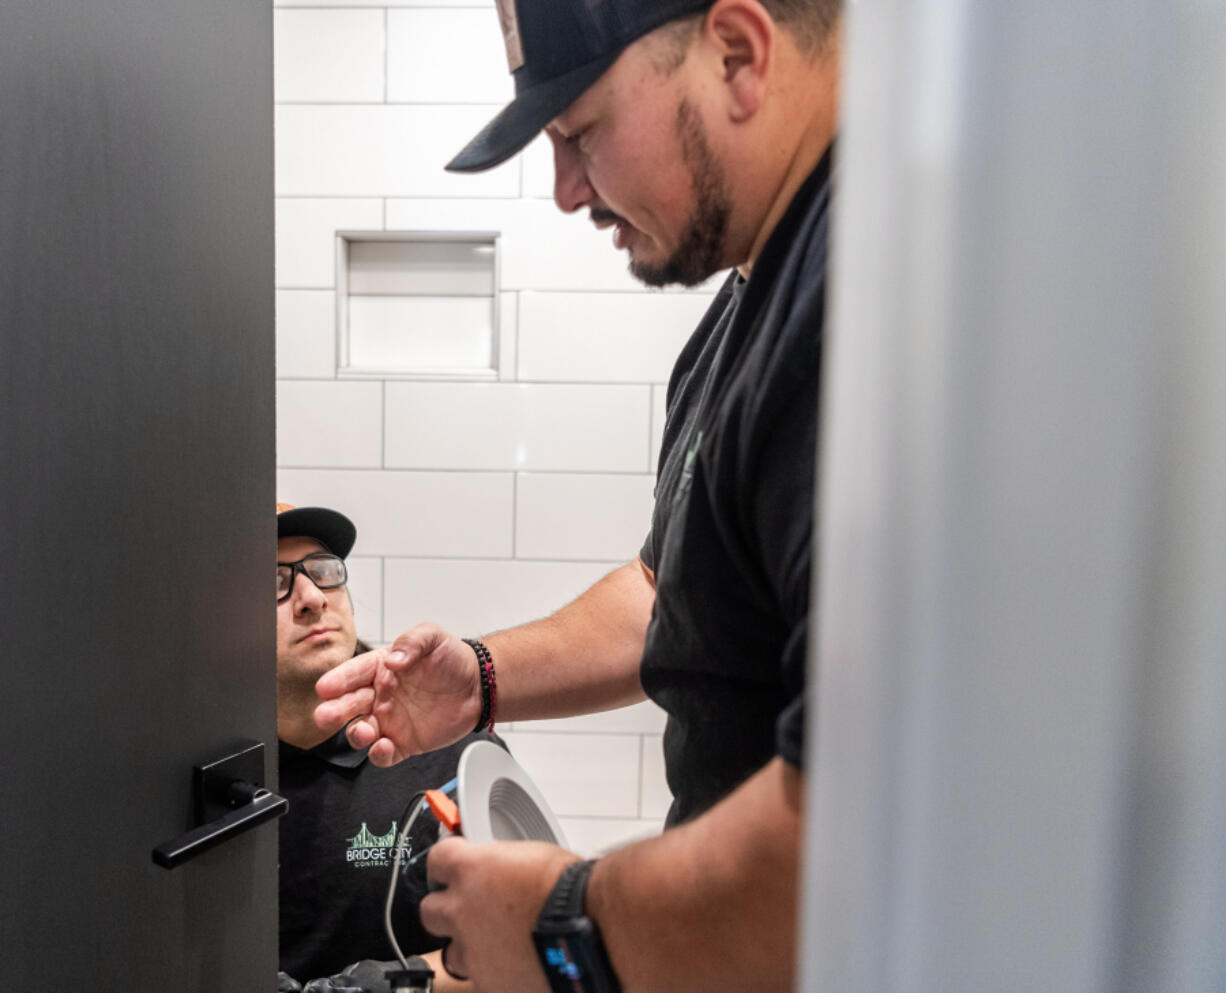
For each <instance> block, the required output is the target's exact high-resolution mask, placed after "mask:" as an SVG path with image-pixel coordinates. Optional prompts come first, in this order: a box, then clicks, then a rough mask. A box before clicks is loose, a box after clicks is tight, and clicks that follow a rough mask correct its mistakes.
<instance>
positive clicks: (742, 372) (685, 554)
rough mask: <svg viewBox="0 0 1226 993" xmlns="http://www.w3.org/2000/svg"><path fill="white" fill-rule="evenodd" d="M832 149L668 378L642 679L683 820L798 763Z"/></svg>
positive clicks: (646, 552) (647, 555) (648, 557)
mask: <svg viewBox="0 0 1226 993" xmlns="http://www.w3.org/2000/svg"><path fill="white" fill-rule="evenodd" d="M830 158H831V151H829V150H828V151H827V152H826V155H825V156H824V157H823V159H822V161H821V162H820V163H819V164H818V166H817V168H816V169H815V170H814V171H813V173H812V174H811V175H810V176H809V177H808V179H807V180H806V181H805V183H804V185H803V186H802V187H801V188H800V189H799V190H798V192H797V193H796V196H795V197H794V198H793V200H792V203H791V204H790V206H789V207H788V209H787V211H786V213H785V214H784V216H783V218H782V219H781V220H780V222H779V224H778V225H777V227H776V228H775V230H774V231H773V232H772V234H771V236H770V238H769V240H768V241H767V244H766V246H765V247H764V249H763V251H762V254H761V256H760V257H759V259H758V260H757V262H756V264H755V265H754V267H753V270H752V272H751V275H750V278H749V279H748V280H744V279H742V278H741V277H740V276H739V275H737V274H736V273H735V272H734V273H732V274H731V275H730V276H729V277H728V280H727V282H726V283H725V284H724V286H723V287H722V288H721V290H720V292H719V293H718V295H717V296H716V298H715V300H714V301H713V302H712V305H711V307H710V309H709V310H708V311H707V314H706V316H705V317H704V318H703V320H702V323H701V324H700V325H699V327H698V329H697V330H696V331H695V332H694V335H693V336H692V337H691V339H690V341H689V342H688V343H687V345H686V347H685V348H684V349H683V351H682V353H681V355H680V357H679V358H678V361H677V365H676V367H675V368H674V370H673V374H672V377H671V379H670V381H669V387H668V401H667V419H666V422H665V432H664V442H663V447H662V449H661V453H660V463H659V468H658V474H657V481H656V500H655V510H654V512H653V516H652V524H651V532H650V534H649V535H648V538H647V541H646V543H645V544H644V546H643V550H642V552H641V555H642V558H643V560H644V562H645V563H646V564H647V565H648V566H649V567H650V568H652V569H653V570H654V572H655V578H656V599H655V607H654V609H653V612H652V619H651V623H650V625H649V626H648V629H647V640H646V647H645V650H644V654H643V662H642V669H641V678H642V683H643V687H644V689H645V690H646V692H647V695H648V696H649V697H651V698H652V699H653V700H655V701H656V702H657V703H658V704H660V706H661V707H663V708H664V710H665V711H667V712H668V724H667V727H666V729H665V734H664V755H665V765H666V770H667V776H668V784H669V787H670V789H671V790H672V793H673V797H674V799H673V805H672V808H671V810H670V811H669V815H668V822H669V823H670V824H674V823H677V822H679V821H684V820H688V819H690V818H692V817H694V816H696V815H697V814H699V813H701V812H702V811H704V810H706V809H707V808H709V807H710V806H712V805H713V804H714V803H715V802H717V801H718V800H719V799H721V798H722V797H723V796H725V795H726V794H728V793H729V792H731V791H732V790H733V789H735V788H736V787H737V786H738V785H740V784H741V783H742V782H743V781H744V780H746V779H747V778H749V776H750V775H752V774H753V773H754V772H756V771H757V770H758V769H760V768H761V767H762V766H764V765H765V764H766V763H767V762H768V761H770V759H771V758H773V757H774V756H775V755H777V754H778V755H782V756H783V758H784V759H785V760H787V761H788V762H790V763H792V764H794V765H800V764H802V762H803V726H804V687H805V650H806V643H807V638H808V634H807V632H808V616H809V588H810V577H809V570H810V564H811V560H812V555H811V542H812V535H813V512H814V475H815V471H816V455H817V405H818V388H819V380H820V371H821V344H822V323H823V315H824V309H825V288H826V242H827V206H828V203H829V199H830Z"/></svg>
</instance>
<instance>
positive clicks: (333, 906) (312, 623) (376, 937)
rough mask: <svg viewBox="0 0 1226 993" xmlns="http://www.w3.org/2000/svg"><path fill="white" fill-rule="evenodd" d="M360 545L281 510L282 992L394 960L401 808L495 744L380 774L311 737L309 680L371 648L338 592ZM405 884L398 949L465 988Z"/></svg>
mask: <svg viewBox="0 0 1226 993" xmlns="http://www.w3.org/2000/svg"><path fill="white" fill-rule="evenodd" d="M356 538H357V530H356V528H355V527H354V525H353V522H352V521H350V520H349V518H347V517H346V516H345V515H344V514H341V513H338V512H337V511H335V510H328V509H326V508H323V507H299V508H295V507H291V506H289V505H288V504H282V503H278V504H277V737H278V738H279V739H280V749H279V759H278V769H279V778H280V791H281V793H282V795H284V796H286V797H288V798H289V802H290V809H289V813H288V814H287V815H286V816H285V817H283V818H281V821H280V842H281V856H280V863H281V864H280V896H281V922H280V932H281V937H280V946H281V947H280V968H281V971H282V973H283V975H282V977H281V989H282V990H297V989H299V988H300V987H299V985H298V983H302V984H306V983H309V982H310V980H312V979H315V978H320V977H326V976H333V975H336V974H337V973H340V972H342V970H345V969H346V967H348V966H350V965H352V964H353V963H355V962H359V961H362V960H375V961H385V960H389V959H391V958H392V957H393V952H392V949H391V947H390V945H389V944H388V940H387V937H386V935H385V933H384V928H383V906H384V901H385V899H386V897H387V885H388V878H389V873H390V872H391V868H390V867H391V862H392V859H393V858H394V857H395V850H394V847H393V838H394V836H395V835H396V832H397V831H398V830H399V827H400V819H401V817H402V816H403V814H404V808H405V804H406V803H407V802H408V800H409V798H410V797H412V795H413V794H414V793H415V792H417V791H418V790H424V789H436V788H438V787H441V786H443V785H444V784H446V783H447V782H448V781H450V780H451V779H452V778H453V777H454V776H455V774H456V764H457V762H458V761H459V758H460V753H461V752H462V751H463V750H464V748H465V746H466V745H468V743H469V742H470V741H473V740H477V739H478V738H486V739H491V738H493V736H492V735H488V734H483V735H470V736H469V737H467V738H464V739H462V740H461V741H459V742H457V743H456V744H454V745H451V746H449V747H447V748H443V749H440V750H438V751H435V752H428V753H426V754H424V755H420V756H417V757H416V758H414V759H411V760H409V761H406V762H403V763H401V764H400V765H397V766H396V767H395V768H391V769H381V768H378V767H376V766H374V765H372V764H371V763H370V762H368V761H367V758H366V752H365V750H357V749H354V748H352V747H350V745H349V743H348V742H347V741H346V740H345V734H344V731H341V732H340V733H338V734H329V733H328V732H325V731H320V730H319V727H318V726H317V725H316V724H315V721H314V719H313V717H312V714H313V712H314V710H315V707H316V706H317V705H318V704H319V702H320V701H319V698H318V697H317V696H316V695H315V681H316V680H317V679H318V678H319V677H320V676H322V675H323V674H324V673H325V672H328V671H329V670H331V669H332V668H334V667H335V666H337V665H339V664H340V663H342V662H344V661H346V660H347V659H350V658H352V657H353V656H354V655H355V654H358V653H360V652H365V651H369V650H370V648H369V646H367V645H365V644H363V643H362V642H361V641H360V640H359V639H358V636H357V625H356V623H355V622H354V617H353V601H352V599H351V598H350V595H349V589H348V587H347V585H346V583H347V581H348V570H347V569H346V566H345V557H346V556H347V555H348V554H349V551H350V549H352V548H353V543H354V541H355V539H356ZM494 740H497V739H494ZM499 743H500V744H501V742H499ZM434 830H436V829H434V828H433V827H432V826H428V825H427V822H426V819H424V818H423V819H422V821H421V823H420V826H419V827H415V828H414V831H413V835H412V837H411V838H410V846H411V849H412V852H413V853H415V852H417V851H419V850H420V849H421V848H423V847H425V846H427V845H429V844H430V843H431V842H432V841H433V840H434V838H433V831H434ZM410 854H411V853H410ZM402 879H403V881H402V884H401V885H402V889H401V890H400V893H399V898H398V899H397V901H396V905H395V915H394V922H395V928H396V935H397V938H398V940H399V942H400V945H401V947H402V948H403V949H404V950H405V952H406V953H407V954H422V953H425V952H430V954H428V955H425V958H426V960H427V961H428V962H430V964H431V965H432V966H433V967H434V970H435V973H436V975H437V977H438V979H437V981H436V984H435V989H436V990H437V991H440V993H442V991H453V990H460V989H465V988H468V984H461V983H458V982H456V981H454V980H452V979H451V978H450V977H448V976H447V975H446V973H445V972H444V971H443V969H442V968H441V964H440V962H439V957H438V952H437V951H431V950H432V949H437V948H438V947H439V945H440V940H439V939H438V938H436V937H435V936H433V935H431V934H430V933H429V932H427V931H426V930H424V929H423V928H422V926H421V922H420V920H419V918H418V913H417V904H418V901H419V900H420V898H421V897H422V896H424V895H425V892H426V882H425V870H424V867H423V864H422V863H418V865H417V866H415V867H414V868H413V869H412V870H410V873H409V875H408V876H405V877H402ZM366 971H369V972H372V973H374V974H375V975H380V974H381V970H378V969H373V970H372V969H367V970H366ZM352 974H353V972H352V971H351V975H352ZM358 974H359V975H361V972H360V971H359V972H358ZM346 985H349V984H346ZM352 985H354V986H358V985H360V983H358V982H354V983H353V984H352Z"/></svg>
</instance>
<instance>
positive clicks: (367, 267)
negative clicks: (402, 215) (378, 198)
mask: <svg viewBox="0 0 1226 993" xmlns="http://www.w3.org/2000/svg"><path fill="white" fill-rule="evenodd" d="M498 285H499V278H498V234H497V233H496V232H490V231H465V232H455V231H446V232H439V231H340V232H337V273H336V286H337V294H336V301H337V330H338V334H337V373H338V375H339V376H341V377H344V378H355V379H360V378H377V379H491V380H492V379H497V378H498V356H499V348H498V312H499V307H498Z"/></svg>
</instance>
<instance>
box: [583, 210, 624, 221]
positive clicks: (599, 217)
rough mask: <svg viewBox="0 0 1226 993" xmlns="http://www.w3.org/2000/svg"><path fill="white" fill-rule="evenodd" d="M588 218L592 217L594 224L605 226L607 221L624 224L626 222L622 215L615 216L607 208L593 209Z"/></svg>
mask: <svg viewBox="0 0 1226 993" xmlns="http://www.w3.org/2000/svg"><path fill="white" fill-rule="evenodd" d="M588 216H589V217H591V219H592V223H593V224H603V223H604V222H605V221H612V222H613V223H615V224H622V223H624V221H625V218H624V217H622V216H621V214H615V213H613V211H611V210H609V209H608V208H607V207H593V208H591V211H590V212H589V215H588Z"/></svg>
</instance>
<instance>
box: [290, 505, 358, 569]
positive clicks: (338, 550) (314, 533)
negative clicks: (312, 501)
mask: <svg viewBox="0 0 1226 993" xmlns="http://www.w3.org/2000/svg"><path fill="white" fill-rule="evenodd" d="M277 537H278V538H314V539H315V540H316V541H319V542H322V543H323V544H324V545H325V546H326V547H327V549H328V551H330V552H331V553H332V554H333V555H339V556H340V557H341V558H344V557H345V556H346V555H348V554H349V552H350V550H351V549H352V548H353V543H354V542H355V541H356V540H357V537H358V529H357V528H355V527H354V526H353V521H351V520H350V519H349V518H348V517H346V516H345V515H344V514H341V513H338V512H337V511H335V510H329V509H328V508H327V507H295V508H294V509H293V510H284V511H282V512H281V513H279V514H278V515H277Z"/></svg>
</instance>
